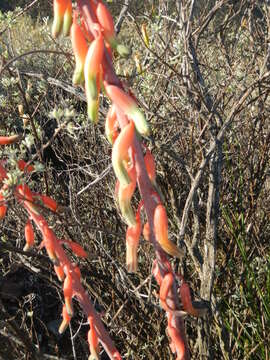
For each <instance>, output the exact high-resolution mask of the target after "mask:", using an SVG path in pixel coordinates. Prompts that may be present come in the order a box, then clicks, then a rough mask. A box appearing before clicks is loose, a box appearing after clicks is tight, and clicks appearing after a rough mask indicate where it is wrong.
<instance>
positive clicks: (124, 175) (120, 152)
mask: <svg viewBox="0 0 270 360" xmlns="http://www.w3.org/2000/svg"><path fill="white" fill-rule="evenodd" d="M134 136H135V128H134V123H133V121H130V122H129V124H127V125H126V126H125V127H124V128H123V129H122V131H121V132H120V134H119V135H118V137H117V139H116V140H115V143H114V145H113V148H112V165H113V170H114V172H115V175H116V177H117V179H118V180H119V182H120V185H121V186H127V185H128V184H129V183H130V181H131V180H130V178H129V176H128V172H127V170H126V167H125V163H124V161H126V160H127V159H128V158H129V156H128V150H129V149H130V147H131V146H132V144H133V141H134Z"/></svg>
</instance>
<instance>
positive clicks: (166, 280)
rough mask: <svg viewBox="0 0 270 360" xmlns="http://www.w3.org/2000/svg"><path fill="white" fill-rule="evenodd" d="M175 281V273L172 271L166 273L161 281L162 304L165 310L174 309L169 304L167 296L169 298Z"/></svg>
mask: <svg viewBox="0 0 270 360" xmlns="http://www.w3.org/2000/svg"><path fill="white" fill-rule="evenodd" d="M173 281H174V278H173V274H172V273H171V272H168V273H167V274H165V275H164V277H163V279H162V281H161V286H160V292H159V298H160V303H161V306H162V308H163V310H165V311H172V309H170V307H169V306H168V304H167V298H168V294H169V292H170V290H171V287H172V284H173Z"/></svg>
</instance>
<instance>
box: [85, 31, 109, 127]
mask: <svg viewBox="0 0 270 360" xmlns="http://www.w3.org/2000/svg"><path fill="white" fill-rule="evenodd" d="M103 54H104V40H103V36H102V35H101V34H99V36H98V37H97V38H96V39H95V40H94V41H93V42H92V43H91V45H90V47H89V49H88V52H87V55H86V59H85V65H84V78H85V93H86V99H87V112H88V117H89V119H90V120H91V121H93V122H94V123H96V122H97V118H98V101H99V100H98V97H99V87H100V84H99V82H100V79H99V76H100V67H101V62H102V58H103Z"/></svg>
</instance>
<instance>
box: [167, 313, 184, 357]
mask: <svg viewBox="0 0 270 360" xmlns="http://www.w3.org/2000/svg"><path fill="white" fill-rule="evenodd" d="M167 314H168V327H167V331H168V335H169V336H170V338H171V343H170V348H171V350H172V352H173V353H174V354H175V353H176V354H177V359H176V360H183V359H184V358H185V343H184V340H183V338H182V336H181V334H180V331H179V330H178V329H176V327H175V325H174V324H173V319H174V315H172V314H171V313H167Z"/></svg>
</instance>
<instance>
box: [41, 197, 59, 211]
mask: <svg viewBox="0 0 270 360" xmlns="http://www.w3.org/2000/svg"><path fill="white" fill-rule="evenodd" d="M39 197H40V199H41V201H42V202H43V204H44V206H46V207H47V208H48V209H50V210H51V211H53V212H56V211H57V209H58V204H57V202H56V201H55V200H54V199H52V198H51V197H49V196H47V195H42V194H40V195H39Z"/></svg>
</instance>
